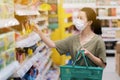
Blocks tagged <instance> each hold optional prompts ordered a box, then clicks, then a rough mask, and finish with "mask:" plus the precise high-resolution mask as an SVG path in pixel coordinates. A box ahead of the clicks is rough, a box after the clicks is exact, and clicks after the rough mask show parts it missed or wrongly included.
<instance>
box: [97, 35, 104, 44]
mask: <svg viewBox="0 0 120 80" xmlns="http://www.w3.org/2000/svg"><path fill="white" fill-rule="evenodd" d="M95 36H96V41H97V42H98V43H104V41H103V38H102V36H101V35H97V34H96V35H95Z"/></svg>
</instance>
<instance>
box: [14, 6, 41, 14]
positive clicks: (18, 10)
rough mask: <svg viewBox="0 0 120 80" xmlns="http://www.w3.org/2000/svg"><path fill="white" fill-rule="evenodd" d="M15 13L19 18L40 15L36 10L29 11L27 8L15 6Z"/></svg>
mask: <svg viewBox="0 0 120 80" xmlns="http://www.w3.org/2000/svg"><path fill="white" fill-rule="evenodd" d="M15 13H16V15H19V16H30V15H40V13H39V11H38V10H37V9H31V8H30V7H28V6H25V5H20V4H16V5H15Z"/></svg>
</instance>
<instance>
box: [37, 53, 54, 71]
mask: <svg viewBox="0 0 120 80" xmlns="http://www.w3.org/2000/svg"><path fill="white" fill-rule="evenodd" d="M51 54H52V52H49V53H47V56H46V57H43V58H44V59H45V60H44V61H43V62H42V64H41V66H40V67H39V69H42V68H43V67H44V65H45V64H46V63H47V61H48V59H49V57H50V55H51ZM42 56H43V55H42Z"/></svg>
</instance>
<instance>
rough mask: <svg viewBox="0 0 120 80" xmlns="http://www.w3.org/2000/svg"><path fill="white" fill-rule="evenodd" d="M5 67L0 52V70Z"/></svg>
mask: <svg viewBox="0 0 120 80" xmlns="http://www.w3.org/2000/svg"><path fill="white" fill-rule="evenodd" d="M4 67H5V60H4V58H3V55H2V53H0V70H2V69H3V68H4Z"/></svg>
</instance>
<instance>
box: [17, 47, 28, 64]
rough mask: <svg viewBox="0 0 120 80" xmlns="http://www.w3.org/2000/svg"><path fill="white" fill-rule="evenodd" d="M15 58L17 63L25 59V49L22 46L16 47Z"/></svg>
mask: <svg viewBox="0 0 120 80" xmlns="http://www.w3.org/2000/svg"><path fill="white" fill-rule="evenodd" d="M16 59H17V60H18V61H19V63H22V62H23V61H24V60H25V59H26V53H25V50H24V49H22V48H16Z"/></svg>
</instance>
